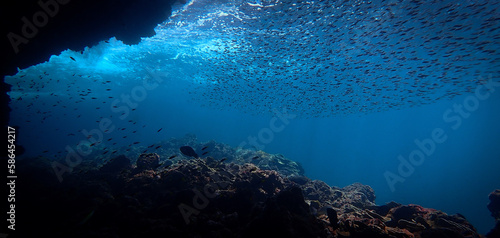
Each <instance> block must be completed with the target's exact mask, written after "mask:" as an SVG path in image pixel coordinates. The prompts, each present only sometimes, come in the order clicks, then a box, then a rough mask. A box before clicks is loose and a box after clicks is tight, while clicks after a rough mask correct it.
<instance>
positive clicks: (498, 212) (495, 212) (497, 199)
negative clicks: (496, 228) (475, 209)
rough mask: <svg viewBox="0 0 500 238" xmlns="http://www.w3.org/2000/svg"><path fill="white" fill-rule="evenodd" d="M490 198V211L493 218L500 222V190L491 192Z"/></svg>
mask: <svg viewBox="0 0 500 238" xmlns="http://www.w3.org/2000/svg"><path fill="white" fill-rule="evenodd" d="M488 198H489V199H490V203H489V204H488V210H490V212H491V216H492V217H493V218H495V220H500V189H497V190H495V191H493V192H491V193H490V195H489V196H488Z"/></svg>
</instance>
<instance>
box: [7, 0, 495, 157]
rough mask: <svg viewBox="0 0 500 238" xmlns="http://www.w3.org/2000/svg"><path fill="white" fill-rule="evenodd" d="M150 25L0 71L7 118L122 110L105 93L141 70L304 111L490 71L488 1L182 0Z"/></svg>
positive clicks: (373, 105) (453, 84) (454, 90)
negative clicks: (140, 32) (126, 40)
mask: <svg viewBox="0 0 500 238" xmlns="http://www.w3.org/2000/svg"><path fill="white" fill-rule="evenodd" d="M155 30H156V35H155V36H154V37H151V38H144V39H143V40H142V42H141V43H140V44H139V45H134V46H126V45H123V44H121V43H120V42H118V41H117V40H116V39H110V40H106V41H103V42H101V44H99V45H98V46H95V47H90V48H88V49H86V50H85V51H83V52H81V53H80V52H68V51H66V52H63V53H61V55H59V56H53V57H52V58H51V60H50V61H49V62H46V63H42V64H40V65H36V66H33V67H30V68H27V69H23V70H20V72H19V73H18V74H16V75H13V76H8V77H6V82H8V83H9V84H11V85H12V91H11V92H10V97H11V99H12V102H11V108H13V112H12V114H13V118H14V119H15V120H24V121H25V122H26V123H28V124H29V123H33V126H32V127H33V128H35V127H37V126H39V125H41V124H40V123H42V124H43V123H44V122H45V121H46V120H52V123H54V122H55V123H57V120H66V121H67V120H73V121H74V122H75V125H74V126H73V128H69V129H68V128H67V129H66V132H67V133H66V135H67V136H68V137H72V136H75V134H76V133H78V132H80V130H81V129H82V128H81V126H80V127H79V126H78V122H79V120H80V117H82V120H83V118H85V121H89V120H92V121H96V122H99V121H100V120H101V119H102V118H112V117H113V116H114V117H115V118H117V117H120V116H123V115H124V114H125V113H133V111H134V110H135V108H131V110H130V111H122V112H121V115H120V114H118V115H115V114H114V113H113V112H115V111H118V109H119V105H117V104H116V103H114V102H115V101H116V100H117V99H119V98H120V94H121V93H122V92H123V90H122V91H120V89H121V88H123V87H125V86H126V85H137V82H143V81H144V80H145V78H147V77H148V76H145V75H147V72H149V71H154V72H160V73H163V74H165V75H169V77H170V79H172V80H176V81H178V82H183V83H184V86H183V87H181V88H182V90H185V91H186V92H187V95H189V100H193V101H195V102H199V103H200V104H201V105H204V106H207V107H212V108H218V109H224V108H227V107H230V108H234V109H237V110H240V111H242V112H245V113H249V114H266V113H272V111H273V109H277V108H286V109H287V110H288V111H289V112H293V113H295V114H297V115H298V116H299V117H304V118H308V117H333V116H339V115H340V116H342V115H348V114H359V113H374V112H380V111H387V110H397V109H401V108H408V107H413V106H419V105H423V104H430V103H433V102H436V101H438V100H449V99H453V98H455V97H456V96H459V95H463V94H466V93H471V92H473V91H474V89H475V88H476V87H477V85H479V84H481V83H483V81H484V80H485V79H491V80H494V81H500V70H499V69H500V1H485V0H474V1H473V0H455V1H449V0H446V1H423V0H422V1H418V0H389V1H382V0H378V1H375V0H373V1H360V0H341V1H327V0H316V1H299V2H298V1H290V0H263V1H242V0H220V1H209V0H192V1H189V2H188V3H186V4H185V5H183V6H181V7H179V9H178V10H177V11H175V12H174V13H173V14H172V16H171V17H170V18H169V19H168V20H167V21H166V22H164V23H162V24H160V25H158V27H157V28H156V29H155ZM113 70H114V71H113ZM149 78H151V77H149ZM149 80H150V79H149ZM115 104H116V105H115ZM82 108H85V110H86V112H87V113H85V112H82ZM110 108H111V110H110ZM115 109H116V110H115ZM55 111H57V112H58V113H57V114H55V113H54V112H55ZM91 112H93V116H92V117H90V116H89V114H92V113H91ZM16 114H17V116H16ZM108 114H109V115H108ZM127 115H128V114H127ZM21 118H22V119H21ZM116 126H117V129H115V131H117V132H115V133H114V135H115V136H114V137H113V138H109V139H107V140H109V141H110V143H111V142H113V141H117V140H119V139H126V140H130V138H128V139H127V136H130V135H132V134H134V133H136V132H137V131H144V130H146V129H147V130H150V131H151V133H155V132H156V133H163V132H160V131H161V128H159V127H155V128H149V127H147V125H146V124H143V123H141V122H140V121H137V120H131V119H127V120H123V121H119V124H117V125H116ZM56 130H57V129H56ZM61 130H62V129H61ZM111 140H112V141H111ZM115 143H117V142H115ZM128 143H129V146H132V145H134V143H135V144H138V143H140V142H137V141H128ZM119 144H120V143H119ZM152 147H155V145H150V147H148V148H152Z"/></svg>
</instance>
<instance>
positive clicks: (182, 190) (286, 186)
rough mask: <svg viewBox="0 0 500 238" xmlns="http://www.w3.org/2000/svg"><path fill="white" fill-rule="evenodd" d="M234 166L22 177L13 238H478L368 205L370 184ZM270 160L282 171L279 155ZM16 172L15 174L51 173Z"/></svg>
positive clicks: (461, 225)
mask: <svg viewBox="0 0 500 238" xmlns="http://www.w3.org/2000/svg"><path fill="white" fill-rule="evenodd" d="M202 148H204V147H202ZM205 150H207V149H205ZM202 151H204V150H202ZM261 155H262V156H263V157H265V156H267V155H263V154H261ZM234 158H235V159H234V160H233V162H231V163H226V161H225V160H224V161H222V160H220V159H218V158H217V159H216V158H213V157H211V156H207V157H203V158H197V159H180V160H176V161H174V162H171V165H170V166H168V167H166V166H158V165H159V160H160V156H159V155H158V154H155V153H148V154H141V155H140V156H139V157H138V159H137V161H136V164H137V168H136V169H132V168H131V165H130V161H129V160H128V159H127V157H125V156H118V157H116V158H114V159H111V160H109V161H108V162H107V163H106V164H105V165H102V167H101V168H100V169H90V166H89V165H87V164H86V163H87V161H83V162H82V164H81V167H79V168H81V169H80V170H79V172H78V173H70V174H68V175H66V177H65V180H64V183H61V184H58V185H57V186H54V180H55V179H53V178H52V179H50V178H47V177H48V176H42V177H40V176H36V177H30V176H24V177H23V179H22V182H23V185H26V184H37V186H36V187H33V188H31V187H30V186H23V188H25V189H31V192H25V191H21V192H23V193H24V194H23V196H20V197H19V204H25V206H24V209H26V210H25V213H23V211H22V210H21V211H20V215H23V216H22V217H23V218H24V219H22V220H20V227H31V228H32V229H29V230H28V229H26V230H22V231H20V233H19V234H20V235H22V236H20V237H35V236H36V235H37V234H40V233H48V234H52V236H53V237H76V238H79V237H209V238H210V237H243V238H246V237H297V238H299V237H300V238H302V237H306V238H307V237H312V238H317V237H320V238H326V237H338V238H341V237H386V238H394V237H396V238H410V237H419V238H434V237H436V238H437V237H439V238H442V237H453V238H455V237H457V238H460V237H461V238H465V237H471V238H475V237H478V238H479V235H478V234H477V232H476V230H475V228H474V227H473V226H472V225H471V224H470V223H469V222H467V220H466V219H465V218H464V217H463V216H461V215H447V214H445V213H443V212H441V211H438V210H435V209H428V208H423V207H421V206H418V205H401V204H398V203H395V202H391V203H389V204H386V205H382V206H376V205H375V203H374V202H375V193H374V191H373V189H372V188H371V187H370V186H367V185H363V184H359V183H356V184H352V185H349V186H346V187H344V188H338V187H331V186H329V185H327V184H326V183H324V182H322V181H318V180H310V179H308V178H306V177H303V176H302V175H292V176H285V175H283V174H281V173H279V172H278V171H276V170H273V168H274V167H268V168H267V169H262V168H261V167H264V166H262V165H261V166H260V167H259V166H258V165H255V164H253V163H242V164H239V163H236V162H239V159H238V158H241V157H238V156H235V157H234ZM252 158H253V157H250V159H252ZM269 158H270V160H272V159H276V160H280V161H281V162H282V163H283V164H285V165H286V164H287V163H286V161H284V159H283V157H281V156H269ZM252 160H253V159H252ZM20 164H21V165H22V166H23V167H21V168H19V169H20V170H22V171H36V170H40V171H47V170H48V171H50V169H51V167H50V164H48V163H20ZM278 164H280V163H278ZM26 167H29V168H26ZM290 167H293V166H290ZM290 167H287V168H290ZM276 168H277V167H276ZM44 178H46V179H44ZM28 198H29V201H27V199H28ZM23 199H24V200H23ZM30 204H31V205H30ZM40 204H42V205H40ZM26 214H34V215H32V216H28V215H26ZM53 224H58V226H53ZM492 234H493V235H491V236H488V237H495V234H496V233H492Z"/></svg>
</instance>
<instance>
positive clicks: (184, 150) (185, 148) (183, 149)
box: [180, 145, 198, 158]
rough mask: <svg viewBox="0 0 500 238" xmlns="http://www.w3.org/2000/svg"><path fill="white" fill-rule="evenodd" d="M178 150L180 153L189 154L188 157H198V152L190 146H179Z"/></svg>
mask: <svg viewBox="0 0 500 238" xmlns="http://www.w3.org/2000/svg"><path fill="white" fill-rule="evenodd" d="M180 151H181V152H182V154H184V155H186V156H189V157H194V158H198V154H196V152H195V151H194V149H193V148H192V147H191V146H187V145H186V146H181V148H180Z"/></svg>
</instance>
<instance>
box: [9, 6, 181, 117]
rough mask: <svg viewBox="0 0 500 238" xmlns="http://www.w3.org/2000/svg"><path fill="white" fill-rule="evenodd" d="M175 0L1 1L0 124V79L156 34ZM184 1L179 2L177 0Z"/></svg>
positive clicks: (137, 41) (168, 14) (134, 42)
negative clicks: (108, 43)
mask: <svg viewBox="0 0 500 238" xmlns="http://www.w3.org/2000/svg"><path fill="white" fill-rule="evenodd" d="M174 2H176V0H149V1H138V0H85V1H84V0H18V1H2V3H0V4H1V6H0V18H1V21H0V22H1V23H0V24H1V28H0V29H1V34H2V37H1V54H0V55H1V58H2V62H1V71H0V75H2V82H1V85H0V90H1V92H0V97H1V105H0V110H1V111H2V117H1V119H0V120H1V123H2V125H4V126H5V125H7V123H8V122H9V112H10V109H9V107H8V104H9V97H8V96H7V94H6V93H7V92H8V91H10V86H9V85H7V84H5V83H4V81H3V77H4V76H5V75H13V74H15V73H17V68H20V69H24V68H27V67H29V66H31V65H34V64H38V63H42V62H45V61H47V60H49V58H50V56H51V55H54V54H56V55H57V54H59V53H60V52H61V51H64V50H66V49H71V50H74V51H81V50H83V49H84V48H85V47H86V46H93V45H96V44H97V43H98V42H99V41H102V40H106V39H109V38H110V37H113V36H114V37H116V38H117V39H119V40H121V41H123V42H124V43H126V44H137V43H139V42H140V40H141V37H150V36H153V35H154V34H155V32H154V27H155V26H157V24H159V23H161V22H163V21H165V20H166V19H167V18H168V17H169V16H170V14H171V6H172V5H173V4H174ZM179 2H184V1H179Z"/></svg>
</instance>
